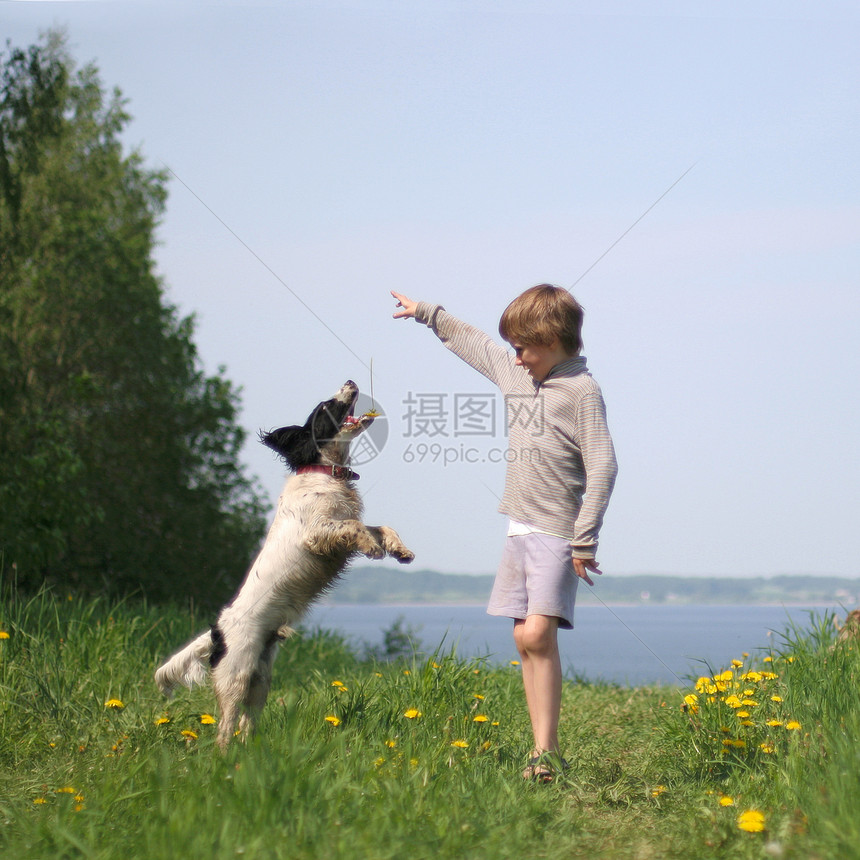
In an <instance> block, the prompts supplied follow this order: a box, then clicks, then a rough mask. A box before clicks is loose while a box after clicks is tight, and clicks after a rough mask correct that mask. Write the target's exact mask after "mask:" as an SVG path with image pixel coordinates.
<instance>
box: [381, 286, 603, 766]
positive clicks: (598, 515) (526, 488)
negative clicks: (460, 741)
mask: <svg viewBox="0 0 860 860" xmlns="http://www.w3.org/2000/svg"><path fill="white" fill-rule="evenodd" d="M391 295H392V296H394V298H395V299H397V307H398V308H400V310H398V311H395V313H394V318H395V319H408V318H413V319H415V320H416V322H419V323H422V324H424V325H426V326H428V327H429V328H431V329H432V330H433V332H434V333H435V334H436V335H437V337H438V338H439V339H440V340H441V341H442V343H443V344H444V345H445V346H446V347H447V348H448V349H450V350H451V351H452V352H454V353H455V354H456V355H458V356H460V358H462V359H463V360H464V361H466V362H467V363H468V364H470V365H471V366H472V367H474V368H475V370H477V371H479V372H480V373H482V374H483V375H484V376H486V377H487V378H488V379H489V380H491V381H492V382H494V383H495V384H496V385H498V386H499V388H500V389H501V391H502V394H503V395H504V397H505V405H506V412H507V420H508V428H509V434H510V441H509V451H508V455H507V457H506V461H507V463H508V467H507V474H506V477H505V492H504V495H503V497H502V501H501V504H500V505H499V510H500V511H501V512H502V513H504V514H507V515H508V516H509V517H510V520H511V522H510V526H509V529H508V537H507V540H506V543H505V550H504V554H503V556H502V561H501V564H500V566H499V570H498V573H497V574H496V580H495V584H494V586H493V592H492V595H491V597H490V603H489V606H488V607H487V612H488V613H489V614H490V615H501V616H505V617H509V618H512V619H513V621H514V642H515V643H516V646H517V650H518V651H519V653H520V657H521V664H522V673H523V687H524V689H525V695H526V702H527V704H528V709H529V717H530V719H531V724H532V732H533V735H534V748H533V750H532V754H531V756H530V759H529V763H528V766H527V767H526V769H525V771H524V772H523V777H524V778H527V779H535V780H537V781H540V782H551V781H552V780H553V777H554V774H555V772H556V771H557V770H558V769H559V768H564V767H566V762H565V761H564V759H562V758H561V757H560V754H559V743H558V722H559V715H560V711H561V679H562V674H561V659H560V657H559V652H558V629H559V627H561V628H564V629H571V628H572V627H573V608H574V603H575V599H576V586H577V584H578V582H579V579H584V580H585V581H586V582H587V583H588V584H589V585H593V584H594V583H593V582H592V580H591V578H590V577H589V572H592V573H598V574H599V573H601V571H600V570H599V568H598V565H597V561H596V558H595V556H596V552H597V538H598V533H599V531H600V526H601V524H602V522H603V515H604V513H605V511H606V506H607V505H608V503H609V496H610V494H611V493H612V488H613V486H614V483H615V475H616V472H617V465H616V461H615V451H614V449H613V445H612V439H611V437H610V435H609V430H608V428H607V426H606V408H605V406H604V403H603V396H602V394H601V392H600V388H599V387H598V385H597V383H596V382H595V381H594V380H593V379H592V377H591V375H590V374H589V372H588V368H587V367H586V364H585V358H584V357H583V356H581V355H580V351H581V349H582V339H581V334H580V332H581V328H582V317H583V310H582V307H581V306H580V305H579V303H578V302H577V301H576V299H574V298H573V296H572V295H571V294H570V293H569V292H568V291H567V290H564V289H561V288H560V287H554V286H551V285H549V284H539V285H538V286H536V287H532V288H531V289H529V290H526V291H525V292H524V293H522V294H521V295H520V296H518V297H517V298H516V299H514V301H512V302H511V303H510V304H509V305H508V307H507V308H506V309H505V312H504V313H503V314H502V317H501V320H500V321H499V334H500V335H501V336H502V338H503V339H504V340H506V341H507V342H508V343H509V344H510V345H511V346H512V347H513V349H514V353H515V354H514V355H513V356H512V355H511V354H510V353H509V352H508V351H507V350H506V349H504V348H503V347H501V346H499V345H498V344H496V343H495V342H494V341H493V340H492V339H491V338H490V337H489V336H488V335H486V334H484V333H483V332H482V331H479V330H478V329H476V328H474V327H472V326H470V325H467V324H466V323H464V322H461V321H460V320H458V319H456V318H455V317H453V316H452V315H451V314H449V313H448V312H447V311H446V310H445V309H444V308H443V307H441V306H440V305H433V304H428V303H426V302H414V301H412V300H411V299H408V298H407V297H406V296H403V295H401V294H400V293H395V292H393V291H392V293H391ZM574 574H575V575H574Z"/></svg>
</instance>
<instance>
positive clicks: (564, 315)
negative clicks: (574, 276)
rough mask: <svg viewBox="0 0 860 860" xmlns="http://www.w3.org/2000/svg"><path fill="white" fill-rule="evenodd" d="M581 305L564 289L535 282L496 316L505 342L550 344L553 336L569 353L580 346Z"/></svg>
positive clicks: (572, 352) (571, 353) (575, 351)
mask: <svg viewBox="0 0 860 860" xmlns="http://www.w3.org/2000/svg"><path fill="white" fill-rule="evenodd" d="M583 314H584V311H583V309H582V305H580V303H579V302H578V301H577V300H576V299H575V298H574V297H573V296H572V295H571V294H570V293H569V292H568V291H567V290H563V289H562V288H561V287H554V286H553V285H552V284H538V285H537V286H536V287H531V288H530V289H528V290H526V291H525V292H524V293H521V294H520V295H518V296H517V297H516V298H515V299H514V300H513V301H512V302H511V303H510V304H509V305H508V306H507V307H506V308H505V312H504V313H503V314H502V318H501V319H500V320H499V334H500V335H501V336H502V337H503V338H504V339H505V340H506V341H507V342H508V343H514V342H517V343H520V344H521V345H523V346H549V345H550V344H551V343H552V342H553V341H554V340H555V339H556V338H558V339H559V342H560V343H561V345H562V347H563V348H564V349H565V351H566V352H567V353H569V354H570V355H575V354H577V353H579V352H580V350H581V349H582V317H583Z"/></svg>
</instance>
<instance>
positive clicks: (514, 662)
mask: <svg viewBox="0 0 860 860" xmlns="http://www.w3.org/2000/svg"><path fill="white" fill-rule="evenodd" d="M519 665H520V661H519V660H511V666H519Z"/></svg>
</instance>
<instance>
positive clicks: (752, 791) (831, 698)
mask: <svg viewBox="0 0 860 860" xmlns="http://www.w3.org/2000/svg"><path fill="white" fill-rule="evenodd" d="M205 622H206V619H202V618H193V617H191V615H190V613H189V612H188V611H187V610H179V609H176V608H173V609H166V608H164V607H157V608H156V607H148V606H145V605H142V604H132V603H126V604H120V605H112V604H108V603H105V602H102V601H98V600H95V601H93V600H87V601H82V600H79V599H77V598H76V597H75V596H74V595H71V596H67V595H57V594H49V593H43V594H40V595H38V596H36V597H34V598H31V599H28V600H20V599H19V600H14V599H12V598H11V597H9V595H8V594H7V595H6V596H5V597H4V598H3V599H2V601H0V856H2V857H3V858H6V857H8V858H21V860H37V858H46V860H47V858H50V860H55V858H78V857H81V858H83V857H87V858H100V860H101V858H130V857H131V858H165V860H166V858H171V860H174V858H177V857H197V856H201V857H207V858H218V859H219V860H220V858H228V857H231V858H232V857H246V858H309V860H310V858H322V857H328V858H374V860H375V858H395V857H397V858H401V857H408V858H428V860H429V858H437V857H441V858H463V857H469V858H508V857H510V858H514V857H529V858H542V857H569V858H641V860H645V858H672V857H678V858H682V857H683V858H709V857H714V858H717V857H732V858H735V857H738V858H757V857H785V858H804V860H809V858H852V857H860V742H858V739H860V687H858V681H859V680H860V657H858V649H857V648H856V647H849V646H837V647H834V642H833V632H832V630H833V627H832V624H831V623H830V621H829V619H826V618H824V619H821V620H820V624H819V625H818V626H817V628H816V629H814V630H813V632H812V633H811V634H804V636H803V637H801V636H799V635H796V634H794V633H792V632H791V631H789V632H787V633H786V635H785V637H784V642H783V646H782V647H781V648H780V649H779V651H774V652H773V653H772V654H767V655H765V654H761V655H755V656H754V657H751V658H750V657H747V656H746V655H738V660H737V661H736V662H737V665H734V666H726V667H719V671H717V668H716V667H715V670H714V674H713V675H712V676H709V677H706V678H701V679H698V680H697V679H691V680H690V685H689V687H688V688H684V689H679V688H673V687H664V688H636V689H629V688H623V687H616V686H611V685H604V684H599V685H598V684H589V683H570V684H567V686H566V688H565V691H564V701H563V723H562V737H563V745H564V750H565V755H566V757H567V758H568V760H569V761H570V762H571V765H572V767H571V770H570V772H569V775H568V777H567V778H566V779H565V780H563V781H561V782H558V783H556V784H554V785H550V786H540V785H535V784H531V783H526V782H524V781H523V780H522V778H521V777H520V772H521V770H522V767H523V764H524V760H525V757H526V754H527V752H528V749H529V736H528V730H527V728H528V720H527V715H526V712H525V708H524V703H523V697H522V692H521V688H520V678H519V670H518V667H517V666H515V665H511V666H507V667H503V668H495V667H489V666H487V665H486V664H484V663H481V662H474V661H467V660H463V659H459V658H458V657H457V656H456V655H452V654H450V653H445V654H443V653H438V654H436V655H435V656H433V657H431V658H430V659H425V658H421V659H418V658H416V659H413V660H410V661H401V662H398V663H368V662H366V661H364V662H363V661H361V660H359V659H358V657H357V656H356V655H355V654H354V653H352V652H351V651H350V650H349V649H348V648H347V646H346V645H345V643H344V642H343V640H341V639H340V638H338V637H337V636H336V635H332V634H329V633H322V632H319V631H312V632H305V633H304V634H303V635H301V636H297V637H295V638H294V639H292V640H290V641H288V642H287V643H286V645H285V646H284V648H283V649H282V653H281V655H280V657H279V659H278V662H277V664H276V679H275V684H274V686H273V692H272V696H271V698H270V700H269V705H268V707H267V709H266V712H265V715H264V718H263V721H262V729H261V733H260V735H259V736H258V737H257V738H256V739H255V740H254V741H253V742H251V743H250V744H248V745H247V746H242V745H239V744H236V745H235V747H234V748H232V749H231V750H230V752H229V753H228V754H227V755H226V756H222V755H220V754H219V753H218V752H217V751H216V748H215V746H214V744H213V736H214V721H215V719H217V714H214V713H213V710H212V709H213V707H214V706H213V700H212V696H211V693H210V691H209V690H208V689H206V688H204V689H198V690H194V691H191V692H184V693H182V694H180V695H178V696H177V698H176V699H175V700H173V701H172V702H169V703H168V702H165V701H164V700H163V699H162V698H161V697H160V695H159V694H158V692H157V690H156V689H155V687H154V685H153V683H152V680H151V678H152V672H153V670H154V668H155V665H156V664H157V661H158V659H159V658H161V657H163V656H165V655H166V654H167V653H168V652H169V651H170V650H171V649H173V648H174V647H176V646H177V645H179V644H181V643H182V642H184V641H185V640H186V639H187V638H189V637H190V636H191V635H192V634H194V633H196V632H197V631H198V630H199V628H201V627H202V626H203V625H204V624H205Z"/></svg>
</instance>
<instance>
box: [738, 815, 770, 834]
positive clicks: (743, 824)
mask: <svg viewBox="0 0 860 860" xmlns="http://www.w3.org/2000/svg"><path fill="white" fill-rule="evenodd" d="M738 827H739V828H740V829H741V830H745V831H746V832H747V833H761V831H762V830H764V815H762V813H761V812H759V811H758V810H757V809H748V810H747V811H746V812H742V813H741V814H740V815H739V816H738Z"/></svg>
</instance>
